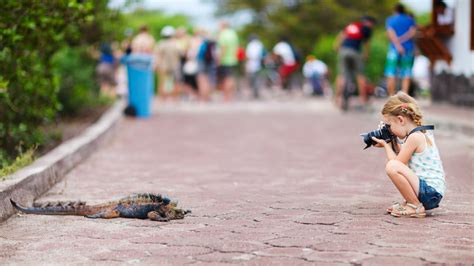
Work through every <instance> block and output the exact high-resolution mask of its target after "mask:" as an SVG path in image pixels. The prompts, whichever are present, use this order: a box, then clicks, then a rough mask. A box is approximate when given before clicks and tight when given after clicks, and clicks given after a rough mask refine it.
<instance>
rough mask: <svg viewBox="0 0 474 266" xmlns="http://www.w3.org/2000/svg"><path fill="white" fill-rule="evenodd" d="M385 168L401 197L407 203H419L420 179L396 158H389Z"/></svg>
mask: <svg viewBox="0 0 474 266" xmlns="http://www.w3.org/2000/svg"><path fill="white" fill-rule="evenodd" d="M385 169H386V171H387V175H388V176H389V177H390V179H391V180H392V182H393V184H394V185H395V186H396V187H397V189H398V191H400V194H402V196H403V198H405V200H406V201H407V202H408V203H412V204H414V205H417V206H418V205H419V204H420V201H419V200H418V192H419V191H418V190H419V186H420V180H419V179H418V177H417V176H416V175H415V173H414V172H413V171H412V170H411V169H410V168H409V167H408V166H406V165H405V164H403V163H402V162H400V161H397V160H390V161H389V162H388V163H387V166H386V168H385Z"/></svg>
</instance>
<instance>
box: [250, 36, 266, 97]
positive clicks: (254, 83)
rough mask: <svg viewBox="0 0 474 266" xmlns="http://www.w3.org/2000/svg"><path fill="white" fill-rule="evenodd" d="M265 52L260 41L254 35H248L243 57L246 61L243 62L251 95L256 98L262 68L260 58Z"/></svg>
mask: <svg viewBox="0 0 474 266" xmlns="http://www.w3.org/2000/svg"><path fill="white" fill-rule="evenodd" d="M264 53H265V48H264V47H263V44H262V42H261V41H260V40H259V39H258V37H257V36H256V35H251V36H250V42H249V43H248V44H247V47H246V49H245V57H246V58H247V62H246V64H245V72H246V73H247V77H248V79H249V83H250V87H251V88H252V93H253V97H254V98H255V99H258V98H259V97H260V93H259V84H258V83H259V73H260V70H261V69H262V59H263V56H264Z"/></svg>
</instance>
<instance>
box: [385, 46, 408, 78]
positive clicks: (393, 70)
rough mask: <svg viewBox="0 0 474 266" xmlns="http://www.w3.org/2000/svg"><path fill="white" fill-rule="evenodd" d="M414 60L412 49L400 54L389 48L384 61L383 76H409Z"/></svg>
mask: <svg viewBox="0 0 474 266" xmlns="http://www.w3.org/2000/svg"><path fill="white" fill-rule="evenodd" d="M414 62H415V56H414V54H413V51H405V54H404V55H401V54H400V53H398V52H397V50H395V49H393V48H389V50H388V52H387V59H386V62H385V76H386V77H396V76H399V77H401V78H407V77H411V76H412V68H413V63H414ZM397 74H398V75H397Z"/></svg>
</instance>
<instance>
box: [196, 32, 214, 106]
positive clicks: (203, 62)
mask: <svg viewBox="0 0 474 266" xmlns="http://www.w3.org/2000/svg"><path fill="white" fill-rule="evenodd" d="M201 34H202V37H203V39H202V42H201V45H200V47H199V51H198V54H197V60H198V64H199V69H198V75H197V81H198V88H199V96H200V98H201V100H203V101H209V100H210V94H211V92H212V90H213V88H214V87H215V86H216V83H217V81H216V79H217V77H216V75H217V44H216V42H215V41H214V40H213V39H212V38H211V37H210V36H209V34H208V33H207V32H206V31H205V30H202V32H201Z"/></svg>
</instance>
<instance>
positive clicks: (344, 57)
mask: <svg viewBox="0 0 474 266" xmlns="http://www.w3.org/2000/svg"><path fill="white" fill-rule="evenodd" d="M375 23H376V20H375V18H373V17H370V16H363V17H362V18H361V19H360V20H359V21H356V22H352V23H350V24H349V25H347V26H346V27H345V28H344V30H343V31H341V32H340V33H339V34H338V35H337V37H336V41H335V43H334V48H335V50H336V51H337V52H338V56H337V68H338V73H337V77H336V95H335V103H336V105H337V106H339V107H340V106H341V105H342V92H343V88H344V85H345V83H346V82H348V81H347V80H345V77H347V76H350V74H354V75H355V77H356V81H357V87H358V91H359V99H360V103H361V105H362V106H365V105H366V104H367V103H368V97H367V92H366V83H367V82H366V78H365V75H364V61H366V60H367V59H368V58H369V41H370V38H371V36H372V29H373V27H374V26H375Z"/></svg>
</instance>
